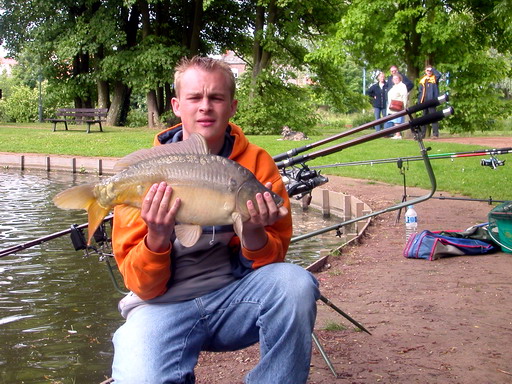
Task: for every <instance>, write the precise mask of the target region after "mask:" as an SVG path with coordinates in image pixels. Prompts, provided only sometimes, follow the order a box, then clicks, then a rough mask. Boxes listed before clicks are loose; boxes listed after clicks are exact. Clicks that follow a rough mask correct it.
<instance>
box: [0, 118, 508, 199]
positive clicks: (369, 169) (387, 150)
mask: <svg viewBox="0 0 512 384" xmlns="http://www.w3.org/2000/svg"><path fill="white" fill-rule="evenodd" d="M345 129H346V128H342V129H340V130H338V131H337V130H336V129H335V128H332V127H330V128H329V129H326V131H325V132H324V135H323V136H320V135H319V136H314V137H311V140H309V141H300V142H294V141H278V140H277V139H278V138H279V137H278V136H249V139H250V140H251V141H252V142H253V143H255V144H257V145H259V146H261V147H263V148H265V149H267V151H269V153H270V154H272V155H276V154H279V153H282V152H285V151H287V150H289V149H291V148H296V147H301V146H304V145H307V144H311V143H314V142H316V141H318V140H320V139H323V138H325V137H327V136H332V135H334V134H336V133H339V132H342V131H343V130H345ZM91 131H92V132H91V133H90V134H86V133H85V127H84V126H71V130H70V131H64V130H63V127H62V126H58V131H57V132H52V125H51V124H5V123H0V151H1V152H18V153H21V152H29V153H45V154H64V155H74V156H101V157H121V156H124V155H126V154H128V153H131V152H133V151H135V150H137V149H140V148H143V147H149V146H151V144H152V141H153V137H154V135H155V134H156V133H157V132H158V131H157V130H154V129H148V128H126V127H122V128H121V127H105V128H104V132H102V133H101V132H99V131H98V128H97V126H93V127H92V129H91ZM371 132H373V131H372V130H366V131H364V132H360V133H358V134H356V135H351V136H349V137H347V138H345V139H340V140H337V141H334V142H330V143H328V144H326V145H324V146H321V147H315V148H313V149H312V150H310V151H307V152H304V153H303V154H311V153H312V152H316V151H319V150H321V149H323V148H325V147H330V146H333V145H336V144H340V143H346V142H347V141H348V140H352V139H353V138H354V137H359V136H361V135H364V134H368V133H371ZM510 134H511V133H510V132H508V131H507V132H505V133H503V132H495V136H501V135H504V136H505V135H508V136H510ZM482 135H485V134H482ZM425 145H426V146H430V147H431V150H430V151H429V154H443V153H451V152H468V151H475V150H477V149H481V148H485V147H482V146H477V145H463V144H453V143H444V142H440V141H426V142H425ZM419 154H420V150H419V146H418V143H417V142H415V141H413V140H389V139H377V140H372V141H369V142H366V143H363V144H358V145H354V146H351V147H347V148H345V149H343V150H341V151H339V152H336V153H334V154H331V155H328V156H322V157H318V158H316V159H313V160H310V161H308V162H307V164H308V165H309V166H315V165H328V164H336V163H347V162H352V161H364V160H375V159H388V158H398V157H409V156H418V155H419ZM483 158H488V156H487V157H485V156H484V157H476V156H475V157H466V158H456V159H453V160H451V159H432V160H431V164H432V167H433V169H434V173H435V176H436V179H437V189H438V191H444V192H447V193H453V194H461V195H465V196H469V197H472V198H482V199H487V198H489V197H492V198H493V199H497V200H512V193H511V188H510V186H511V181H512V179H511V175H512V173H511V171H510V170H509V168H508V167H510V165H509V164H508V161H509V160H508V158H509V155H501V156H499V159H500V160H506V165H505V166H504V167H498V168H497V169H495V170H493V169H491V168H489V167H483V166H481V165H480V161H481V159H483ZM405 168H406V172H405V175H406V181H407V186H408V187H409V186H418V187H422V188H429V187H430V183H429V179H428V176H427V173H426V171H425V167H424V164H423V161H411V162H409V163H406V164H405ZM321 172H322V174H324V175H327V176H328V175H339V176H347V177H353V178H358V179H368V182H369V183H370V182H374V181H375V180H377V181H383V182H386V183H391V184H398V185H402V183H403V176H402V174H401V173H400V170H399V168H398V167H397V164H396V163H395V162H393V163H389V164H375V165H358V166H337V167H332V168H325V169H322V170H321Z"/></svg>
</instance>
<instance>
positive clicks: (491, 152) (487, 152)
mask: <svg viewBox="0 0 512 384" xmlns="http://www.w3.org/2000/svg"><path fill="white" fill-rule="evenodd" d="M508 153H512V147H508V148H498V149H478V150H475V151H467V152H449V153H436V154H430V155H428V157H429V159H430V160H437V159H456V158H462V157H474V156H491V157H490V159H482V161H481V162H480V165H482V166H487V167H490V168H492V169H496V168H497V167H500V166H504V165H505V160H498V159H497V158H496V155H505V154H508ZM419 160H423V158H422V157H421V156H407V157H392V158H387V159H376V160H359V161H350V162H346V163H334V164H325V165H316V166H312V167H310V169H323V168H335V167H347V166H354V165H375V164H387V163H396V162H399V161H403V162H408V161H419Z"/></svg>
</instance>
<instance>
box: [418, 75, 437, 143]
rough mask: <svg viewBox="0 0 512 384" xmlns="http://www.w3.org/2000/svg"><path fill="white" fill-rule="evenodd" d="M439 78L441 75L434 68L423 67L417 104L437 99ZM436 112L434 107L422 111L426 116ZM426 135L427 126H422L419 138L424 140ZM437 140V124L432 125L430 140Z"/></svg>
mask: <svg viewBox="0 0 512 384" xmlns="http://www.w3.org/2000/svg"><path fill="white" fill-rule="evenodd" d="M440 78H441V73H439V72H438V71H437V70H436V69H435V68H434V67H432V66H431V65H427V66H426V67H425V76H423V77H422V78H421V79H420V84H419V86H418V103H423V102H424V101H428V100H432V99H437V98H438V97H439V79H440ZM435 111H436V108H435V107H431V108H427V109H425V110H424V111H423V114H424V115H428V114H429V113H434V112H435ZM426 134H427V126H426V125H423V126H422V127H421V136H422V138H425V135H426ZM437 138H439V123H438V122H435V123H432V139H437Z"/></svg>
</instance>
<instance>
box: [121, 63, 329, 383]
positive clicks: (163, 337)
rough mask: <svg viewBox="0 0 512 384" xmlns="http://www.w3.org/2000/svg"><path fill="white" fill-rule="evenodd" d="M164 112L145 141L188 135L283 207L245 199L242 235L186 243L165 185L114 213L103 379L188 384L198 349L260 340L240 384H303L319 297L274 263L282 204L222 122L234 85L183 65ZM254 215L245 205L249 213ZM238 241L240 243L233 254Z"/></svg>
mask: <svg viewBox="0 0 512 384" xmlns="http://www.w3.org/2000/svg"><path fill="white" fill-rule="evenodd" d="M174 84H175V89H176V97H175V98H173V99H172V107H173V111H174V113H175V114H176V116H178V117H180V118H181V124H178V125H177V126H174V127H172V128H169V129H167V130H165V131H163V132H160V133H159V134H158V135H157V136H156V138H155V142H154V144H155V145H165V144H167V143H172V142H177V141H181V140H186V139H187V138H188V137H189V136H190V135H191V134H193V133H200V134H201V135H202V136H203V137H204V138H205V139H206V142H207V144H208V147H209V148H210V152H211V153H213V154H217V155H219V156H223V157H227V158H229V159H232V160H234V161H236V162H238V163H239V164H241V165H242V166H244V167H246V168H247V169H249V170H250V171H251V172H253V173H254V174H255V176H256V178H257V179H258V180H259V181H260V182H261V183H263V184H265V185H266V186H267V187H268V188H269V189H272V191H274V192H275V193H277V194H279V195H280V196H281V197H282V198H283V199H284V201H285V203H284V205H283V206H281V207H277V206H276V204H275V202H274V200H273V199H272V197H271V196H270V194H268V193H264V194H260V193H258V194H257V195H256V202H257V207H255V206H254V204H253V203H252V202H251V200H249V201H247V208H248V210H249V212H250V215H251V217H250V219H249V220H248V221H246V222H244V224H243V225H244V228H243V239H239V238H238V237H237V235H236V234H235V233H234V230H233V227H232V226H231V225H229V226H218V227H215V228H212V227H210V228H208V227H203V234H202V235H201V238H200V239H199V241H198V242H197V243H196V244H195V245H193V246H192V247H184V246H183V245H181V244H180V243H179V241H178V240H177V239H176V237H175V235H174V225H175V216H176V213H177V212H178V210H179V209H180V200H179V199H176V201H175V203H174V204H172V205H171V196H172V185H167V184H166V183H165V182H161V183H159V184H155V185H153V186H152V187H151V188H150V189H149V191H148V192H147V194H146V196H145V198H144V200H143V203H142V207H141V218H140V219H139V220H137V221H136V222H135V223H132V222H130V221H128V220H127V219H126V218H125V217H123V214H122V206H119V207H116V208H115V210H114V226H113V233H112V244H113V249H114V255H115V258H116V261H117V264H118V266H119V270H120V271H121V274H122V275H123V278H124V282H125V285H126V286H127V288H128V289H130V291H131V292H130V293H129V294H128V295H127V296H126V297H124V298H123V299H122V300H121V302H120V304H119V308H120V311H121V314H122V315H123V317H125V318H126V322H125V323H124V324H123V325H122V326H121V327H120V328H119V329H118V330H117V331H116V333H115V335H114V338H113V343H114V361H113V364H112V377H113V379H114V381H115V383H120V384H125V383H134V384H135V383H137V384H140V383H151V384H155V383H194V382H195V375H194V368H195V365H196V363H197V359H198V356H199V353H200V352H201V351H232V350H237V349H241V348H245V347H247V346H249V345H252V344H255V343H257V342H259V343H260V361H259V363H258V364H257V365H256V366H255V367H254V368H253V369H252V371H251V372H249V373H248V374H247V376H246V378H245V380H246V383H284V384H286V383H290V384H292V383H293V384H298V383H306V381H307V377H308V374H309V365H310V359H311V347H312V345H311V342H312V338H311V334H312V331H313V327H314V322H315V318H316V300H317V299H318V298H319V291H318V283H317V281H316V279H315V278H314V277H313V276H312V275H311V274H310V273H309V272H307V271H306V270H304V269H303V268H301V267H299V266H296V265H293V264H289V263H285V262H284V259H285V255H286V252H287V249H288V246H289V243H290V238H291V235H292V221H291V214H290V202H289V198H288V196H287V193H286V189H285V186H284V184H283V182H282V179H281V175H280V174H279V171H278V169H277V167H276V165H275V163H274V161H273V159H272V157H271V156H270V155H269V154H268V153H267V152H266V151H265V150H263V149H262V148H259V147H257V146H255V145H253V144H251V143H250V142H249V141H248V140H247V138H246V137H245V135H244V134H243V132H242V130H241V129H240V128H239V127H238V126H236V125H235V124H232V123H230V122H229V119H230V118H231V117H232V116H234V114H235V112H236V107H237V100H236V99H235V98H234V95H235V79H234V76H233V74H232V72H231V70H230V68H229V66H227V65H226V64H225V63H223V62H221V61H218V60H215V59H212V58H206V57H199V56H196V57H193V58H192V59H183V60H182V61H181V62H180V64H179V65H178V66H177V68H176V72H175V79H174ZM256 208H257V209H256ZM242 244H243V246H242Z"/></svg>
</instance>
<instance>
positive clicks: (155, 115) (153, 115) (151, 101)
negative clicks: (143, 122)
mask: <svg viewBox="0 0 512 384" xmlns="http://www.w3.org/2000/svg"><path fill="white" fill-rule="evenodd" d="M146 99H147V103H148V127H149V128H160V113H159V112H158V102H157V98H156V92H155V91H149V92H148V94H147V96H146Z"/></svg>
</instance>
